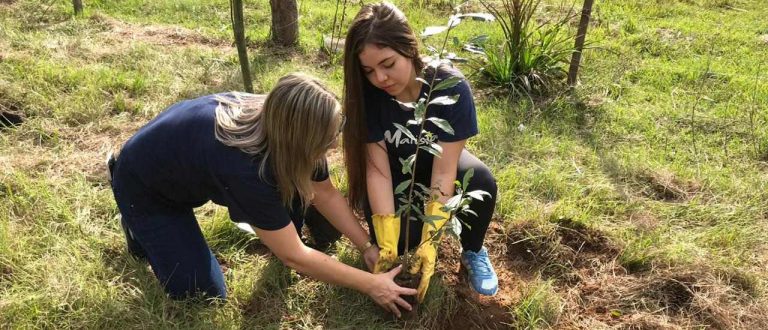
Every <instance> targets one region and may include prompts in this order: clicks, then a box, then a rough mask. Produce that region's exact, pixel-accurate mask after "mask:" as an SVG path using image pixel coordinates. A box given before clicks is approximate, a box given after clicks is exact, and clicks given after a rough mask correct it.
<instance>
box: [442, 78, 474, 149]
mask: <svg viewBox="0 0 768 330" xmlns="http://www.w3.org/2000/svg"><path fill="white" fill-rule="evenodd" d="M441 95H459V99H458V100H457V101H456V103H454V104H453V105H449V106H444V107H442V108H441V109H439V110H438V116H439V117H441V118H443V119H445V120H447V121H448V123H449V124H450V125H451V128H453V131H454V134H450V133H448V132H445V131H443V130H442V129H437V132H438V133H437V139H438V140H439V141H443V142H456V141H461V140H466V139H468V138H470V137H472V136H475V135H477V133H478V128H477V112H476V110H475V101H474V99H473V97H472V90H471V89H470V88H469V84H468V83H467V80H466V79H465V78H462V80H461V82H460V83H459V84H457V85H456V86H454V87H453V88H451V89H449V90H447V92H446V93H444V94H443V93H441Z"/></svg>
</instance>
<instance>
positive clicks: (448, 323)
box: [436, 220, 524, 330]
mask: <svg viewBox="0 0 768 330" xmlns="http://www.w3.org/2000/svg"><path fill="white" fill-rule="evenodd" d="M500 221H501V220H494V221H493V222H491V225H490V227H489V228H488V234H487V236H486V242H485V246H486V247H487V248H488V254H489V256H490V258H491V263H492V264H493V266H494V268H495V270H496V273H497V275H498V277H499V291H498V292H497V293H496V295H495V296H492V297H489V296H481V295H479V294H477V293H476V292H475V291H474V290H473V289H472V288H471V287H470V286H469V282H468V281H467V278H466V270H464V269H463V268H462V266H461V262H460V260H461V253H460V246H459V244H458V243H457V242H453V241H452V240H443V241H442V243H441V246H440V253H439V255H440V257H439V260H440V262H438V264H437V266H436V272H437V274H442V278H443V283H444V285H446V286H448V287H451V288H452V290H454V292H456V295H457V298H458V302H459V304H458V308H457V310H456V311H455V313H454V314H453V315H451V316H448V317H444V318H441V320H439V322H440V324H438V325H436V326H437V327H438V328H441V329H462V330H463V329H509V327H510V324H512V322H513V316H512V314H511V313H510V312H511V309H512V308H513V307H514V304H515V303H516V302H518V301H520V299H521V293H520V290H519V288H521V287H523V283H524V282H523V279H522V278H521V277H520V275H519V274H517V273H516V272H515V271H514V268H513V267H512V265H511V264H510V262H509V260H508V259H507V258H506V248H505V247H504V244H503V241H504V240H505V239H506V238H505V235H504V232H503V228H502V227H501V225H500V224H499V223H500Z"/></svg>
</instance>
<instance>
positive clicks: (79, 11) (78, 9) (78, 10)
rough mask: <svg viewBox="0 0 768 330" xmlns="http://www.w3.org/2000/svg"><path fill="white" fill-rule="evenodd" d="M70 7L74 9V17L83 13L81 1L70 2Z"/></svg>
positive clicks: (73, 0)
mask: <svg viewBox="0 0 768 330" xmlns="http://www.w3.org/2000/svg"><path fill="white" fill-rule="evenodd" d="M72 5H73V6H74V7H75V15H80V14H82V13H83V0H72Z"/></svg>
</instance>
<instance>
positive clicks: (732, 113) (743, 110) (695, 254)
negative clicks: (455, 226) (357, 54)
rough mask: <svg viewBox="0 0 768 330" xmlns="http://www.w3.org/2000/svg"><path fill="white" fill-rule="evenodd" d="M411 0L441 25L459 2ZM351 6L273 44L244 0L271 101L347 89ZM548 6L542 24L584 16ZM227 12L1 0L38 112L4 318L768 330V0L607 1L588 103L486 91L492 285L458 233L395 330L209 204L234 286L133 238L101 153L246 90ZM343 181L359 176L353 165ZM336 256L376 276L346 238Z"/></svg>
mask: <svg viewBox="0 0 768 330" xmlns="http://www.w3.org/2000/svg"><path fill="white" fill-rule="evenodd" d="M395 3H396V4H398V5H399V6H400V8H403V9H404V11H405V12H406V14H407V15H408V16H409V17H410V18H411V21H412V24H413V25H414V26H415V28H416V29H417V30H421V29H423V28H424V27H426V26H429V25H439V24H443V23H444V22H445V20H446V19H447V17H448V16H449V15H450V13H451V10H450V8H451V5H452V4H456V3H459V1H448V0H441V1H427V0H400V1H395ZM641 3H642V4H641ZM335 4H336V2H335V1H329V0H327V1H301V2H300V13H301V18H300V24H301V28H300V29H301V30H300V31H301V32H300V33H301V41H300V45H299V46H298V47H297V48H295V49H290V50H288V49H277V50H276V49H274V48H273V47H271V46H270V44H269V42H267V39H268V34H269V22H270V16H269V13H270V11H269V2H268V1H266V0H252V1H246V12H245V14H246V17H247V21H246V26H247V33H246V34H247V36H248V38H249V40H250V41H249V45H250V48H249V52H250V54H249V55H250V57H251V61H252V62H251V68H252V70H253V71H254V85H255V89H256V90H257V91H258V92H266V91H268V90H269V89H270V88H271V86H273V85H274V83H275V81H276V80H277V78H278V77H280V76H282V75H283V74H285V73H288V72H292V71H304V72H308V73H311V74H313V75H316V76H319V77H322V78H323V79H324V80H326V81H327V82H328V84H329V85H330V86H331V87H332V89H333V90H334V91H336V92H337V93H339V95H340V92H341V89H342V86H341V84H342V70H341V66H340V61H339V59H338V58H337V57H329V56H328V55H326V54H325V53H324V52H323V51H321V50H320V46H321V44H322V35H323V34H329V33H330V31H331V28H332V27H331V25H332V22H333V15H334V9H335ZM551 4H553V5H552V6H550V5H547V6H545V7H544V8H543V9H542V12H541V13H540V15H541V16H542V17H545V16H547V15H557V14H558V13H562V12H563V10H562V8H561V7H560V6H561V5H565V6H570V5H571V3H570V2H560V1H552V2H551ZM228 6H229V4H228V1H223V0H214V1H207V2H201V1H196V0H158V1H147V0H125V1H107V0H92V1H88V2H86V4H85V13H84V14H83V15H82V16H79V17H74V16H73V15H72V8H71V3H70V2H69V1H63V0H52V1H51V0H46V1H32V0H0V111H8V112H12V113H17V114H21V115H22V116H23V117H24V119H25V121H24V122H23V123H22V124H21V125H19V126H16V127H6V128H0V328H34V329H39V328H56V329H60V328H114V329H125V328H137V329H148V328H149V329H154V328H185V329H186V328H227V329H233V328H299V329H318V328H354V329H358V328H373V329H379V328H381V329H384V328H457V329H467V328H520V329H523V328H555V329H572V328H586V329H600V328H619V329H678V328H701V329H709V328H713V329H758V328H768V307H766V306H768V298H766V294H767V293H766V288H767V287H766V280H768V270H766V265H767V264H768V249H766V248H767V247H768V245H767V244H766V234H768V131H767V130H766V129H765V127H766V124H767V123H768V74H766V70H767V69H768V20H766V19H765V17H766V14H768V2H765V1H762V0H668V1H662V0H656V1H647V2H638V1H632V0H598V1H596V4H595V8H594V10H593V20H592V24H591V26H590V30H589V34H588V37H587V39H588V41H589V42H590V43H591V45H592V46H591V48H590V49H588V50H587V51H585V53H584V58H583V61H584V62H583V68H582V75H581V85H580V86H578V87H577V88H576V89H575V90H574V91H573V93H563V94H562V95H560V96H553V97H550V98H547V99H544V100H535V101H534V102H531V101H529V100H521V99H510V98H509V97H506V96H504V95H503V94H500V93H498V92H495V91H493V90H490V89H486V88H479V87H478V88H475V92H476V93H475V94H476V100H475V101H476V103H477V105H478V111H479V121H480V130H481V134H480V135H479V136H477V137H476V138H474V139H473V140H471V141H470V143H469V146H468V148H470V149H471V150H472V151H473V152H474V153H476V154H477V155H479V157H480V158H481V159H482V160H484V161H485V162H486V163H487V164H489V165H490V166H491V167H492V169H493V170H494V173H495V175H496V177H497V179H498V183H499V194H500V196H499V200H498V204H497V209H496V217H495V220H496V221H495V222H494V223H493V225H492V227H491V229H490V232H489V236H488V239H487V244H486V245H487V246H488V247H489V250H490V251H491V254H492V258H493V261H494V263H495V265H496V269H497V271H498V272H499V275H500V284H501V289H500V293H499V295H497V296H496V297H493V298H478V297H475V296H473V295H472V294H470V293H469V292H468V291H467V289H466V283H465V282H464V279H463V278H462V276H461V275H460V273H459V266H458V262H457V256H458V252H457V251H456V243H455V242H445V243H444V244H443V246H442V249H441V255H442V257H441V259H440V264H439V266H438V274H437V276H436V278H437V280H436V281H434V282H433V287H432V289H431V291H430V294H429V295H428V297H427V301H426V303H425V304H424V305H423V306H422V307H421V314H420V316H419V318H418V319H417V320H414V321H411V322H409V323H404V322H399V321H394V320H392V319H391V318H390V317H388V316H386V315H384V314H383V312H382V311H381V310H379V309H378V308H377V307H376V306H375V305H374V304H373V302H372V301H370V300H369V299H368V298H367V297H365V296H363V295H361V294H359V293H357V292H354V291H351V290H347V289H342V288H338V287H332V286H329V285H326V284H324V283H321V282H317V281H314V280H312V279H310V278H307V277H305V276H302V275H299V274H296V273H295V272H292V271H290V270H288V269H287V268H285V267H284V266H283V265H282V264H281V263H280V262H279V260H277V259H276V258H275V257H273V256H271V255H270V254H269V252H268V250H267V249H266V248H265V247H263V246H262V245H261V244H260V243H259V241H258V239H256V238H254V237H251V236H249V235H247V234H245V233H242V232H240V231H239V230H238V229H236V228H235V227H234V226H233V225H232V223H231V222H230V221H229V219H228V217H227V212H226V210H225V209H223V208H219V207H216V206H214V205H206V206H204V207H203V208H201V209H199V210H198V211H197V214H198V216H199V219H200V223H201V226H202V227H203V231H204V233H205V235H206V238H207V239H208V242H209V244H210V245H211V248H212V249H213V251H214V252H215V254H216V255H217V257H218V258H219V259H220V261H221V262H222V264H223V265H224V267H225V269H226V271H225V276H226V280H227V286H228V290H229V297H230V298H229V299H228V300H227V301H226V302H224V303H221V304H218V305H213V306H208V305H206V304H201V303H198V302H195V301H187V302H178V301H171V300H169V299H167V298H166V297H165V296H164V294H163V291H162V287H161V286H160V284H159V283H158V282H157V280H156V279H155V278H154V276H153V275H152V273H151V270H150V269H149V268H148V266H147V264H146V262H144V261H138V260H135V259H133V258H131V257H130V256H129V255H128V254H127V252H126V250H125V248H124V241H123V237H122V233H121V231H120V229H119V225H118V222H117V220H116V216H117V209H116V206H115V203H114V200H113V198H112V194H111V191H110V189H109V187H108V183H107V182H106V180H105V177H104V175H103V168H102V160H103V158H104V155H105V153H106V151H107V150H108V149H109V148H110V147H111V146H116V145H119V144H120V143H122V142H124V141H125V140H126V139H127V138H128V137H130V136H131V135H132V133H133V132H135V131H136V130H137V129H138V128H139V127H141V125H143V123H145V122H147V121H148V120H150V119H151V118H152V117H153V116H154V115H156V114H157V113H159V112H160V111H161V110H162V109H163V108H164V107H165V106H167V105H170V104H171V103H174V102H175V101H178V100H181V99H184V98H189V97H195V96H199V95H203V94H206V93H214V92H221V91H228V90H239V89H240V86H241V79H240V76H239V72H240V71H239V70H240V69H239V65H238V62H237V53H236V51H235V49H234V47H233V46H232V44H231V41H230V40H231V28H230V22H229V9H228ZM358 6H359V5H358V4H357V3H355V4H353V5H350V7H349V8H348V14H347V17H346V19H347V22H348V21H349V20H350V19H351V16H354V13H355V12H356V11H357V8H359V7H358ZM576 6H580V2H579V3H577V4H576ZM479 8H480V7H479V5H477V4H473V3H470V8H469V9H470V10H471V9H474V10H478V9H479ZM478 33H484V34H489V35H490V40H491V42H492V43H493V42H495V43H497V44H498V43H500V42H501V41H500V40H499V38H500V36H501V34H500V32H499V30H498V28H497V26H495V25H494V24H491V23H479V22H469V23H462V25H460V26H459V27H458V28H457V29H456V30H455V35H456V36H457V37H459V38H460V39H462V40H466V39H469V38H470V37H472V36H474V35H476V34H478ZM430 42H431V41H429V40H428V41H427V43H430ZM455 51H457V52H459V50H458V49H457V50H455ZM459 54H460V55H464V56H468V55H467V54H464V53H461V52H459ZM461 68H462V69H463V70H464V71H465V73H467V74H471V73H472V72H471V70H470V69H469V68H468V67H461ZM472 79H473V77H472V76H470V82H472V81H473V80H472ZM332 158H333V159H339V157H338V155H332ZM334 175H335V179H336V180H337V182H339V183H340V184H342V185H343V179H342V176H343V173H341V166H340V164H339V163H338V161H337V162H336V165H335V169H334ZM334 254H335V255H336V256H337V257H338V258H339V259H340V260H342V261H344V262H346V263H349V264H353V265H356V266H358V267H362V262H361V261H360V259H359V255H358V253H357V252H356V250H355V249H354V248H352V247H351V246H350V244H349V243H348V241H344V242H341V243H339V244H337V245H336V246H335V251H334Z"/></svg>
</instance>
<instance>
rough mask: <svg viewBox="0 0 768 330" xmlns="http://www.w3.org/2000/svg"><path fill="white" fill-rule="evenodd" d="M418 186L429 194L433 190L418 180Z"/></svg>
mask: <svg viewBox="0 0 768 330" xmlns="http://www.w3.org/2000/svg"><path fill="white" fill-rule="evenodd" d="M416 186H417V187H419V189H421V191H422V192H424V193H425V194H429V193H430V192H431V191H432V189H429V188H428V187H427V186H425V185H423V184H421V183H418V182H416Z"/></svg>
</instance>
